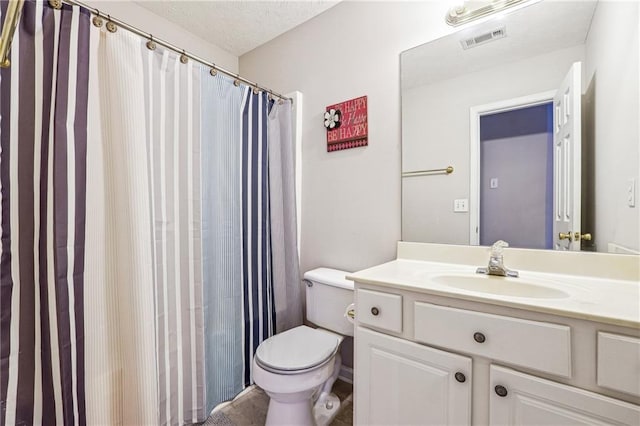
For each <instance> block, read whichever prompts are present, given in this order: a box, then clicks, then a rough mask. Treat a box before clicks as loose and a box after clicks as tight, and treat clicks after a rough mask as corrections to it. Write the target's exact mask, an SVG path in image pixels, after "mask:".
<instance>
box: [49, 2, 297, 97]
mask: <svg viewBox="0 0 640 426" xmlns="http://www.w3.org/2000/svg"><path fill="white" fill-rule="evenodd" d="M63 2H64V3H67V4H69V5H72V6H73V5H75V6H80V7H84V8H85V9H87V10H89V11H90V12H91V13H93V14H94V15H96V16H97V17H99V18H104V19H106V20H107V24H106V26H107V30H108V31H109V32H115V31H116V29H115V26H114V24H115V25H117V26H119V27H122V28H124V29H125V30H127V31H130V32H132V33H134V34H137V35H139V36H141V37H144V38H146V39H148V40H149V43H152V44H151V45H153V43H155V44H159V45H160V46H163V47H166V48H167V49H169V50H172V51H174V52H176V53H179V54H181V55H182V56H181V57H180V61H181V62H183V63H186V61H187V58H190V59H192V60H194V61H196V62H200V63H201V64H203V65H206V66H208V67H209V68H211V71H210V73H211V75H216V73H218V72H221V73H222V74H225V75H228V76H229V77H233V78H235V81H234V84H235V85H236V86H237V85H239V84H240V83H239V82H243V83H245V84H246V85H248V86H251V87H253V90H254V93H257V91H258V90H262V91H263V92H267V93H269V94H270V95H271V96H275V97H278V98H280V99H283V100H290V101H291V103H293V99H292V98H290V97H288V96H284V95H281V94H280V93H277V92H274V91H273V90H271V89H268V88H266V87H263V86H260V85H259V84H257V83H254V82H253V81H251V80H247V79H246V78H244V77H240V75H239V74H234V73H232V72H231V71H229V70H226V69H224V68H222V67H221V66H219V65H216V64H214V63H213V62H209V61H206V60H204V59H202V58H201V57H199V56H197V55H194V54H193V53H190V52H187V51H185V50H184V49H181V48H179V47H178V46H176V45H173V44H171V43H169V42H166V41H164V40H162V39H159V38H155V37H154V36H153V34H150V33H147V32H145V31H142V30H140V29H138V28H136V27H134V26H133V25H129V24H127V23H126V22H124V21H121V20H119V19H116V18H114V17H113V16H111V15H108V14H105V13H103V12H100V11H99V10H98V9H96V8H94V7H91V6H89V5H87V4H85V3H82V2H80V1H76V0H49V5H50V6H51V7H53V8H55V9H60V8H61V7H62V3H63ZM94 19H95V18H94ZM110 23H111V24H110ZM94 24H95V23H94ZM100 25H101V24H100ZM149 43H147V47H149V46H150V44H149ZM153 49H155V47H153Z"/></svg>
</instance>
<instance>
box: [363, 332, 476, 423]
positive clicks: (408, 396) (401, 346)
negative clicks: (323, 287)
mask: <svg viewBox="0 0 640 426" xmlns="http://www.w3.org/2000/svg"><path fill="white" fill-rule="evenodd" d="M355 371H356V372H357V373H356V375H355V389H356V390H355V392H354V395H355V424H358V425H468V424H470V423H471V359H470V358H467V357H463V356H460V355H455V354H451V353H449V352H444V351H440V350H437V349H433V348H430V347H428V346H423V345H419V344H417V343H413V342H409V341H407V340H402V339H398V338H396V337H391V336H387V335H384V334H381V333H376V332H374V331H371V330H367V329H365V328H362V327H358V328H357V330H356V365H355Z"/></svg>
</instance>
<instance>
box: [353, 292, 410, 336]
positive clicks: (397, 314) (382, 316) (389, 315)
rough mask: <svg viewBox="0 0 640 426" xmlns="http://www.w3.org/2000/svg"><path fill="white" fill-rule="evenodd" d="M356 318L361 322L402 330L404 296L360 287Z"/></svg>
mask: <svg viewBox="0 0 640 426" xmlns="http://www.w3.org/2000/svg"><path fill="white" fill-rule="evenodd" d="M356 319H357V320H358V322H359V323H361V324H367V325H371V326H373V327H377V328H381V329H384V330H389V331H394V332H396V333H401V332H402V296H400V295H397V294H391V293H383V292H380V291H371V290H363V289H358V292H357V294H356Z"/></svg>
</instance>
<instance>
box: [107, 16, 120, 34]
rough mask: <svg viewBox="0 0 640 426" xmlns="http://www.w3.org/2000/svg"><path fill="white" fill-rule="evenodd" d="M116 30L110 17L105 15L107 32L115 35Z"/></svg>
mask: <svg viewBox="0 0 640 426" xmlns="http://www.w3.org/2000/svg"><path fill="white" fill-rule="evenodd" d="M117 30H118V27H117V26H116V24H115V23H114V22H113V21H112V20H111V15H107V31H109V32H110V33H115V32H116V31H117Z"/></svg>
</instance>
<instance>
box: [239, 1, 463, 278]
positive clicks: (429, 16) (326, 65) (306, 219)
mask: <svg viewBox="0 0 640 426" xmlns="http://www.w3.org/2000/svg"><path fill="white" fill-rule="evenodd" d="M450 5H451V1H448V2H447V1H445V2H348V1H346V2H343V3H341V4H339V5H337V6H335V7H333V8H332V9H329V10H328V11H327V12H325V13H323V14H321V15H319V16H317V17H316V18H314V19H312V20H310V21H308V22H306V23H305V24H303V25H301V26H299V27H297V28H295V29H293V30H292V31H289V32H287V33H285V34H283V35H282V36H280V37H278V38H276V39H275V40H273V41H271V42H269V43H267V44H265V45H263V46H261V47H259V48H257V49H255V50H253V51H251V52H249V53H247V54H245V55H243V56H242V57H241V58H240V73H241V75H243V76H245V77H247V78H249V79H252V80H254V81H259V82H260V83H261V84H264V85H266V86H268V87H272V88H273V89H274V90H277V91H279V92H280V93H287V92H291V91H293V90H299V91H301V92H302V93H303V94H304V116H303V141H302V143H303V153H302V163H303V190H302V193H303V200H302V236H301V268H302V271H305V270H309V269H311V268H314V267H317V266H329V267H334V268H341V269H345V270H349V271H355V270H358V269H362V268H366V267H369V266H372V265H375V264H377V263H380V262H385V261H388V260H391V259H393V258H395V249H396V241H398V240H399V239H400V150H401V144H400V81H399V79H400V77H399V75H400V74H399V70H400V61H399V54H400V52H401V51H403V50H406V49H408V48H411V47H414V46H417V45H419V44H422V43H424V42H426V41H429V40H432V39H435V38H438V37H440V36H442V35H445V34H446V33H448V32H451V31H452V30H451V28H449V27H448V26H447V25H446V24H445V22H444V18H443V16H444V14H445V12H446V10H447V9H448V7H449V6H450ZM362 95H367V96H368V103H369V117H368V123H369V146H368V147H364V148H355V149H350V150H345V151H338V152H332V153H327V149H326V132H325V130H324V127H323V125H322V116H323V114H324V109H325V107H326V106H327V105H331V104H334V103H336V102H341V101H345V100H348V99H351V98H355V97H358V96H362Z"/></svg>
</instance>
